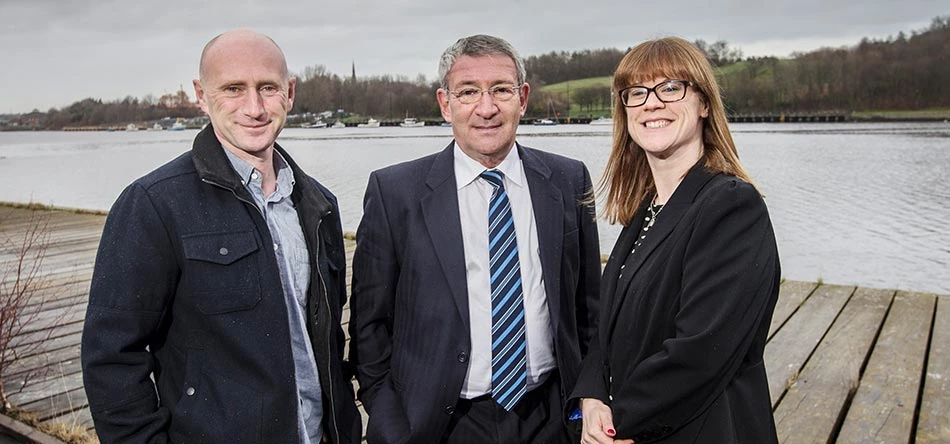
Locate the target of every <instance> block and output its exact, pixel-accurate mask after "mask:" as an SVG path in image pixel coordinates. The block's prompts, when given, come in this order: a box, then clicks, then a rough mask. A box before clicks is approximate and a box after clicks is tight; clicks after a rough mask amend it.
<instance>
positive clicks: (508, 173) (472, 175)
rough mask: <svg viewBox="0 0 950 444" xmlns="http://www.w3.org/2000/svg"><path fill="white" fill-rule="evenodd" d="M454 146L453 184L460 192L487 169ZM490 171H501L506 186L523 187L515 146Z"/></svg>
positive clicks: (456, 145) (516, 147)
mask: <svg viewBox="0 0 950 444" xmlns="http://www.w3.org/2000/svg"><path fill="white" fill-rule="evenodd" d="M454 145H455V149H454V150H453V152H454V157H455V184H456V188H457V189H459V190H460V189H462V188H464V187H466V186H468V185H469V184H470V183H472V182H474V181H475V179H478V177H479V175H480V174H482V172H484V171H485V170H486V169H487V168H485V166H484V165H482V164H480V163H478V162H477V161H476V160H475V159H472V158H471V157H468V154H465V153H464V152H463V151H462V149H461V148H459V144H458V143H457V142H456V143H455V144H454ZM492 169H494V170H497V171H501V172H502V174H504V175H505V178H506V179H508V181H507V183H508V184H511V185H515V186H519V187H521V186H524V183H525V180H524V169H523V168H522V167H521V156H520V155H519V154H518V146H517V144H515V145H512V147H511V150H510V151H508V155H507V156H505V159H504V160H502V161H501V163H500V164H498V166H497V167H495V168H492Z"/></svg>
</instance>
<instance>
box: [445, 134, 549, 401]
mask: <svg viewBox="0 0 950 444" xmlns="http://www.w3.org/2000/svg"><path fill="white" fill-rule="evenodd" d="M494 169H495V170H498V171H501V172H502V173H504V174H505V190H506V191H507V192H508V200H509V201H510V203H511V212H512V216H513V217H514V224H515V235H516V236H517V239H518V260H519V261H520V262H521V281H522V288H523V291H524V309H525V341H526V342H527V368H528V387H527V388H528V390H529V391H530V390H531V389H533V388H535V387H537V386H538V385H540V384H541V383H542V382H544V378H545V376H546V375H547V374H548V372H550V371H551V370H553V369H554V368H555V367H557V363H556V362H555V360H554V336H553V334H552V331H551V316H550V314H549V312H548V300H547V295H546V294H545V292H544V279H543V277H542V273H541V255H540V245H539V244H538V230H537V225H536V224H535V220H534V207H533V206H532V204H531V193H530V190H528V181H527V179H526V178H525V174H524V167H523V165H522V163H521V157H520V156H519V155H518V149H517V147H512V149H511V151H510V152H509V153H508V156H507V157H505V160H504V161H502V162H501V164H500V165H498V167H496V168H494ZM485 170H486V168H485V167H484V166H483V165H482V164H480V163H478V162H476V161H475V160H474V159H472V158H471V157H468V155H466V154H465V153H464V152H462V150H461V149H460V148H459V146H458V143H456V144H455V181H456V184H457V186H458V198H459V216H460V218H461V221H462V243H463V247H464V252H465V273H466V281H467V283H468V310H469V321H470V322H471V331H470V332H469V334H470V335H471V339H472V353H471V357H470V359H469V365H468V374H466V375H465V382H464V383H463V384H462V392H461V393H460V394H459V396H460V397H462V398H466V399H471V398H475V397H478V396H481V395H484V394H489V393H491V371H492V370H491V360H492V359H491V358H492V352H491V330H492V329H491V327H492V317H491V311H492V309H491V277H490V272H489V267H488V262H489V252H488V205H489V202H490V201H491V195H492V192H493V191H494V188H493V187H492V186H491V184H489V183H488V182H487V181H486V180H485V179H481V178H480V177H479V175H480V174H481V173H482V172H483V171H485Z"/></svg>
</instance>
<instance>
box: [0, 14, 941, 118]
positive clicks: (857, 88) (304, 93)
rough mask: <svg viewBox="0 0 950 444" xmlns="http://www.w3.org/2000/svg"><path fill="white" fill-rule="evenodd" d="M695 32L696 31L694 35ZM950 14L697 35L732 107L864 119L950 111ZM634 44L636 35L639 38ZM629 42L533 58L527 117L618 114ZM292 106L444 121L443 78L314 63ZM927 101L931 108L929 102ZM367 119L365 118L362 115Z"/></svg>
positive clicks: (179, 109)
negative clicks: (749, 44) (814, 30)
mask: <svg viewBox="0 0 950 444" xmlns="http://www.w3.org/2000/svg"><path fill="white" fill-rule="evenodd" d="M687 37H688V36H687ZM947 42H950V16H946V17H936V18H934V19H933V21H932V22H931V24H930V26H929V27H927V28H926V29H921V30H914V31H911V32H910V35H907V34H905V33H904V32H900V33H899V34H897V35H896V36H888V37H886V38H876V39H875V38H869V37H866V38H864V39H862V40H861V41H860V42H857V43H856V44H855V45H854V46H851V47H841V48H820V49H816V50H814V51H809V52H805V53H797V54H793V55H792V56H791V57H788V58H779V57H748V58H743V57H742V52H741V51H740V50H739V49H738V48H733V47H731V46H730V45H729V44H728V43H727V42H725V41H717V42H713V43H707V42H705V41H702V40H697V41H696V42H695V43H696V44H697V46H699V47H700V48H701V49H703V51H704V52H705V53H706V54H707V56H708V57H709V59H710V61H711V62H712V63H713V64H714V65H715V66H716V67H717V75H718V77H719V81H720V83H721V85H722V89H723V96H724V99H725V101H726V107H727V110H728V111H729V112H730V113H731V114H734V115H751V114H786V115H787V114H795V113H799V114H800V113H809V114H837V115H846V116H850V117H854V118H856V119H861V118H866V117H863V116H873V118H881V119H898V120H899V119H925V120H926V119H939V120H943V119H947V118H950V112H948V111H947V110H948V109H950V82H947V81H946V79H950V45H948V44H947ZM631 43H636V42H631ZM625 52H626V49H617V48H605V49H597V50H583V51H576V52H566V51H561V52H551V53H548V54H542V55H532V56H529V57H527V58H526V59H525V64H526V68H527V71H528V81H529V83H530V84H531V85H532V87H533V88H532V95H531V99H530V101H529V109H528V112H527V117H529V118H542V117H547V118H561V119H564V118H569V117H588V118H590V117H598V116H606V115H609V114H610V107H611V103H612V96H611V86H612V85H611V78H610V75H611V74H612V73H613V70H614V68H615V67H616V65H617V63H618V62H619V61H620V59H621V58H622V57H623V54H624V53H625ZM297 77H298V82H297V98H296V100H295V104H294V112H295V113H298V114H306V113H312V114H317V113H321V112H324V111H331V112H332V113H333V115H334V118H340V119H345V118H347V117H348V116H349V118H350V119H362V117H359V116H367V117H375V118H377V119H388V120H399V119H402V118H403V117H416V118H419V119H431V120H439V119H440V113H439V107H438V104H437V103H436V102H435V100H434V91H435V89H437V88H438V87H439V84H438V80H437V79H433V80H427V79H426V78H425V77H424V76H422V75H420V76H418V77H416V78H415V79H410V78H408V77H405V76H394V75H383V76H368V77H357V75H356V67H355V66H354V67H353V70H352V73H351V74H350V75H349V76H340V75H337V74H334V73H330V72H328V71H327V70H326V68H325V67H324V66H322V65H314V66H310V67H308V68H305V69H304V70H303V71H302V72H300V73H297ZM922 110H923V111H922ZM200 113H201V112H200V110H199V109H198V108H197V106H196V105H195V104H194V103H193V102H190V100H189V99H188V95H187V93H185V92H184V91H179V92H178V93H177V94H175V95H171V96H169V97H165V96H163V97H161V98H159V99H155V98H153V97H145V98H142V99H136V98H133V97H126V98H124V99H121V100H116V101H112V102H104V101H102V100H101V99H92V98H90V99H85V100H82V101H79V102H76V103H74V104H72V105H70V106H69V107H66V108H63V109H62V110H58V109H55V108H54V109H50V110H49V111H47V112H45V113H44V112H41V111H38V110H36V111H34V112H32V113H27V114H22V115H15V116H0V129H3V128H6V129H60V128H63V127H67V126H85V125H116V126H124V125H125V124H127V123H129V122H133V123H136V122H138V123H147V122H149V121H152V120H155V119H159V118H161V117H167V116H175V117H182V118H189V117H195V116H198V115H199V114H200ZM364 120H365V119H364Z"/></svg>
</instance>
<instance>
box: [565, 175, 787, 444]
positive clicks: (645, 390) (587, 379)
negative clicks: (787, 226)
mask: <svg viewBox="0 0 950 444" xmlns="http://www.w3.org/2000/svg"><path fill="white" fill-rule="evenodd" d="M645 208H646V205H645V204H644V205H643V208H642V209H641V211H640V212H639V213H638V215H637V216H636V218H635V219H634V220H633V222H631V223H630V224H629V225H628V226H627V227H625V228H624V230H623V231H622V232H621V234H620V237H619V239H618V240H617V244H616V245H615V246H614V249H613V252H612V253H611V255H610V259H609V260H608V262H607V265H606V268H605V269H604V275H603V279H602V281H601V290H602V294H601V304H602V305H601V308H602V312H601V315H600V323H599V324H598V329H599V332H598V340H596V341H593V343H592V345H591V351H590V353H589V355H588V356H587V358H586V359H585V360H584V364H583V367H582V372H581V375H580V378H579V381H578V383H577V386H576V387H575V390H574V392H573V394H572V397H573V398H582V397H584V398H598V399H600V400H602V401H604V402H605V403H607V404H608V405H609V406H610V408H611V410H612V412H613V421H614V426H615V428H616V430H617V436H616V437H617V438H633V439H635V440H636V442H637V443H638V444H639V443H645V442H664V443H680V442H683V443H687V442H688V443H693V442H703V443H717V444H728V443H754V444H763V443H764V444H768V443H775V442H777V438H776V435H775V425H774V422H773V419H772V408H771V402H770V399H769V389H768V383H767V382H766V372H765V366H764V364H763V362H762V352H763V349H764V347H765V341H766V335H767V333H768V329H769V323H770V321H771V317H772V310H773V308H774V307H775V301H776V299H777V297H778V288H779V277H780V267H779V259H778V252H777V249H776V244H775V235H774V233H773V232H772V224H771V222H770V220H769V215H768V210H767V209H766V206H765V202H764V201H763V200H762V197H761V196H760V194H759V193H758V191H757V190H756V189H755V188H754V187H753V186H752V185H751V184H749V183H746V182H744V181H742V180H740V179H737V178H735V177H733V176H728V175H724V174H710V173H709V172H707V171H706V170H705V168H704V167H703V162H702V161H700V162H699V164H697V166H695V167H693V168H692V169H691V170H690V171H689V172H688V173H687V175H686V177H685V178H684V179H683V181H682V182H681V183H680V185H679V186H678V187H677V189H676V191H675V192H674V193H673V195H672V196H671V197H670V199H669V201H668V202H667V204H666V205H665V207H664V208H663V210H662V211H661V212H660V214H659V215H658V216H657V218H656V221H655V225H654V226H653V227H652V228H650V230H649V231H647V232H643V231H642V222H643V220H644V219H643V218H644V216H645ZM642 235H645V236H646V237H645V238H644V239H643V242H642V244H641V246H640V247H639V248H637V250H636V252H635V253H634V254H633V255H631V254H630V250H631V248H632V246H633V244H634V241H635V240H636V238H637V237H638V236H642Z"/></svg>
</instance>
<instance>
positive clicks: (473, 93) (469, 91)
mask: <svg viewBox="0 0 950 444" xmlns="http://www.w3.org/2000/svg"><path fill="white" fill-rule="evenodd" d="M448 92H449V94H452V95H453V96H455V98H456V99H459V102H462V103H464V104H466V105H471V104H473V103H476V102H478V101H479V100H481V99H482V94H485V93H488V95H489V96H491V98H492V99H494V100H496V101H499V102H507V101H509V100H511V99H512V98H513V97H514V96H516V95H519V94H520V93H521V85H495V86H493V87H491V88H488V89H481V88H475V87H471V86H470V87H465V88H462V89H459V90H455V91H452V90H448Z"/></svg>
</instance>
